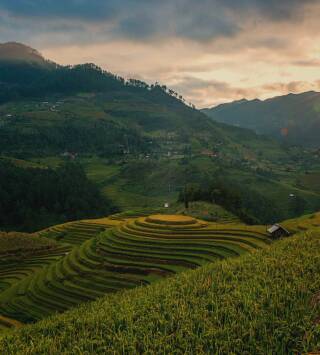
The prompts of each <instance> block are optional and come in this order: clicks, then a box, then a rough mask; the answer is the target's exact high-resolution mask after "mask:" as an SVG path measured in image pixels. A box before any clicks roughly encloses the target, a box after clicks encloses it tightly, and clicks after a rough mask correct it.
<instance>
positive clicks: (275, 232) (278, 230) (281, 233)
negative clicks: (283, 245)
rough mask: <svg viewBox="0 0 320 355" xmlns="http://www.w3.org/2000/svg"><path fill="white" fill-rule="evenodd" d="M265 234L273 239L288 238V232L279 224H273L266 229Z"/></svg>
mask: <svg viewBox="0 0 320 355" xmlns="http://www.w3.org/2000/svg"><path fill="white" fill-rule="evenodd" d="M267 232H268V233H269V234H270V235H271V237H272V238H273V239H278V238H281V237H288V236H289V235H290V232H289V231H288V230H287V229H285V228H284V227H282V226H281V225H280V224H274V225H273V226H271V227H270V228H268V229H267Z"/></svg>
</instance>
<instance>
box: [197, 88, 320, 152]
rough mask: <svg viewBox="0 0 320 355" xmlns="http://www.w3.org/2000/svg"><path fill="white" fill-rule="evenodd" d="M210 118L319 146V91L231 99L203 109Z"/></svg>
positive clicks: (278, 137) (261, 132)
mask: <svg viewBox="0 0 320 355" xmlns="http://www.w3.org/2000/svg"><path fill="white" fill-rule="evenodd" d="M202 112H203V113H205V114H207V115H208V116H209V117H211V118H212V119H213V120H215V121H218V122H223V123H226V124H231V125H234V126H238V127H243V128H248V129H252V130H254V131H255V132H256V133H258V134H264V135H268V136H271V137H273V138H276V139H278V140H280V141H281V142H286V143H289V144H293V145H302V146H306V147H312V148H319V146H320V143H319V138H318V137H319V135H320V93H319V92H316V91H307V92H304V93H300V94H292V93H291V94H288V95H283V96H277V97H274V98H270V99H266V100H264V101H261V100H257V99H255V100H251V101H243V100H240V101H235V102H232V103H227V104H222V105H219V106H216V107H213V108H211V109H203V110H202Z"/></svg>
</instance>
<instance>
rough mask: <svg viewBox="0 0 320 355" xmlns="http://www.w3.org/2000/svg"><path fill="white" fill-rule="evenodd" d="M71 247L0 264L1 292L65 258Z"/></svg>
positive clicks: (42, 251) (37, 253)
mask: <svg viewBox="0 0 320 355" xmlns="http://www.w3.org/2000/svg"><path fill="white" fill-rule="evenodd" d="M70 249H71V248H70V247H69V246H67V245H62V246H59V247H57V248H54V249H50V250H41V251H36V252H35V254H34V255H32V256H31V255H29V256H26V257H25V258H21V259H16V260H6V261H3V262H2V261H1V262H0V292H2V291H4V290H5V289H7V288H9V287H10V286H12V285H13V284H14V283H16V282H18V281H19V280H21V279H23V278H25V277H27V276H29V275H31V274H33V273H35V272H36V271H38V270H39V269H41V268H42V267H44V266H45V265H49V264H51V263H53V262H54V261H56V260H58V259H60V258H61V257H63V256H65V255H66V253H68V252H69V251H70Z"/></svg>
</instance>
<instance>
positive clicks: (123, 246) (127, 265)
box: [0, 215, 271, 326]
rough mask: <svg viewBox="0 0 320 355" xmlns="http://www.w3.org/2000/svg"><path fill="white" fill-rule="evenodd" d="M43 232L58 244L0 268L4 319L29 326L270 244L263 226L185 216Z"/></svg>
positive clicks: (0, 304)
mask: <svg viewBox="0 0 320 355" xmlns="http://www.w3.org/2000/svg"><path fill="white" fill-rule="evenodd" d="M112 226H113V227H112ZM39 234H40V235H41V236H44V237H46V238H48V239H51V238H52V239H53V240H55V241H56V242H57V244H58V245H57V247H56V248H54V249H53V250H52V251H51V250H48V251H46V252H45V253H43V252H42V253H40V254H39V255H36V256H34V257H33V258H31V259H28V260H26V261H24V263H23V264H22V266H21V263H16V264H13V265H10V268H8V266H6V267H5V268H3V270H2V269H1V282H2V284H3V288H2V293H1V294H0V312H1V313H0V314H1V315H2V316H5V317H7V318H11V319H14V320H17V321H20V322H23V323H28V322H30V321H35V320H39V319H42V318H44V317H46V316H48V315H50V314H53V313H55V312H63V311H65V310H67V309H69V308H71V307H73V306H76V305H77V304H80V303H81V302H85V301H90V300H94V299H96V298H98V297H101V296H103V295H105V294H106V293H110V292H116V291H118V290H121V289H126V288H132V287H136V286H139V285H148V284H150V283H152V282H154V281H157V280H159V279H161V278H164V277H168V276H172V275H174V274H175V273H178V272H182V271H184V270H187V269H194V268H197V267H199V266H202V265H205V264H207V263H210V262H214V261H217V260H222V259H224V258H228V257H236V256H240V255H242V254H244V253H247V252H250V251H252V250H256V249H259V248H264V247H265V246H267V245H269V244H270V243H271V240H270V238H269V236H268V234H267V233H266V231H265V229H264V227H258V226H257V227H248V226H244V225H243V226H242V225H234V226H229V225H223V224H222V225H219V224H214V223H208V222H204V221H200V220H197V219H195V218H192V217H188V216H183V215H151V216H148V217H138V218H126V217H121V216H111V217H110V218H108V219H102V220H95V221H81V222H73V223H67V224H65V225H62V226H57V227H53V228H50V229H48V230H45V231H42V232H40V233H39ZM57 255H60V257H57ZM50 258H51V262H50V263H49V262H48V260H50ZM41 262H42V265H41ZM14 265H15V266H14ZM31 266H32V267H33V269H32V270H33V272H32V274H31V275H28V274H29V273H30V268H31ZM40 266H43V267H40ZM23 276H24V277H23ZM2 323H3V326H4V325H5V322H2Z"/></svg>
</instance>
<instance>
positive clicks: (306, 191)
mask: <svg viewBox="0 0 320 355" xmlns="http://www.w3.org/2000/svg"><path fill="white" fill-rule="evenodd" d="M0 82H1V83H2V84H1V85H0V103H1V104H0V156H3V157H4V158H5V159H6V160H10V158H12V162H13V163H14V164H15V165H17V164H20V167H23V166H24V167H33V168H35V166H37V167H39V168H46V167H48V168H55V169H57V170H59V165H60V164H62V163H64V162H66V161H68V160H72V161H76V162H79V164H81V165H82V166H83V168H84V169H85V172H86V174H87V176H88V178H89V179H90V180H91V181H93V182H94V183H95V184H96V185H97V186H98V187H99V189H100V192H101V193H102V194H103V195H104V196H105V197H106V198H107V200H108V201H110V203H107V205H108V206H107V208H108V207H109V206H110V205H112V204H113V205H114V207H115V208H118V209H120V210H122V211H126V210H128V209H136V208H153V209H158V208H160V207H162V206H163V205H164V203H165V202H170V203H171V204H172V203H175V202H176V201H177V199H178V196H179V193H181V191H182V190H183V189H184V188H185V187H186V186H189V185H190V184H196V185H198V186H199V187H200V188H202V187H203V186H207V185H210V186H211V185H212V184H213V183H215V181H217V180H223V181H225V182H226V184H228V185H229V186H230V188H231V189H233V190H236V191H237V192H238V193H239V194H240V195H241V196H242V198H244V199H246V201H245V204H244V205H245V208H244V211H242V212H243V213H244V214H245V215H246V216H247V215H248V216H249V218H251V220H253V221H254V222H255V223H272V222H275V221H277V220H281V219H287V218H293V217H295V216H298V215H301V214H305V213H312V212H313V211H317V210H319V208H320V192H319V189H318V187H317V185H316V184H315V183H314V182H313V181H311V180H310V179H308V178H307V175H308V176H310V174H313V175H314V176H317V174H318V173H319V171H320V156H319V154H318V153H317V152H316V151H314V150H312V149H300V148H291V147H290V148H289V147H285V146H282V145H281V144H280V143H279V142H277V141H275V140H273V139H271V138H266V137H261V136H259V135H257V134H255V133H254V132H252V131H250V130H248V129H243V128H238V127H232V126H228V125H225V124H222V123H217V122H214V121H213V120H211V119H210V118H208V117H207V116H206V115H205V114H203V113H201V112H200V111H198V110H196V109H195V108H194V107H190V106H188V105H186V103H185V102H184V100H183V98H182V97H181V96H180V95H179V94H177V93H175V92H174V91H172V90H171V89H169V88H167V87H166V86H163V85H160V84H158V83H156V84H153V85H148V84H146V83H143V82H141V81H139V80H134V79H131V80H124V79H123V78H121V77H118V76H117V75H114V74H111V73H109V72H106V71H103V70H102V69H100V68H98V67H97V66H95V65H94V64H84V65H77V66H59V65H50V66H41V65H37V64H34V63H30V62H29V61H20V62H19V63H17V62H16V61H14V60H12V59H11V60H3V61H0ZM69 185H70V186H73V185H72V184H69ZM292 195H294V196H295V197H296V198H291V197H290V196H292ZM80 196H81V193H79V197H80ZM251 196H254V198H252V197H251ZM62 200H63V199H62ZM205 201H207V202H210V203H214V204H215V202H216V201H214V200H213V199H211V200H210V199H209V198H206V199H205ZM55 202H56V201H55ZM62 204H64V201H62ZM77 204H78V205H79V206H80V203H79V202H77ZM59 205H61V202H60V201H58V202H57V203H54V204H51V205H50V208H52V209H55V208H56V207H58V206H59ZM100 206H101V208H104V207H105V206H104V204H103V203H100ZM270 206H271V207H270ZM0 207H1V205H0ZM223 207H226V206H225V205H223ZM46 208H47V207H46ZM84 209H85V208H84ZM34 210H35V211H36V212H37V213H38V212H39V211H37V209H34ZM69 210H70V209H69ZM89 210H90V209H89ZM92 210H95V211H97V208H96V207H94V208H92ZM14 211H15V209H14ZM228 212H232V213H234V211H230V210H229V211H228ZM266 212H268V213H266ZM66 215H67V213H65V215H63V216H61V213H60V211H59V213H57V214H55V215H52V214H51V215H50V221H49V222H47V221H46V223H42V225H39V226H37V227H38V228H41V227H42V226H45V225H50V224H52V225H53V224H58V223H62V222H64V221H66V220H72V219H79V218H84V217H89V216H92V214H87V215H78V216H74V215H73V216H69V215H68V216H66ZM96 215H98V214H96ZM239 216H240V217H241V214H238V217H239ZM65 217H66V218H65ZM41 219H42V218H41ZM41 219H40V220H41ZM48 219H49V218H48ZM48 219H47V220H48ZM6 220H7V219H6ZM29 220H31V219H30V218H29ZM32 220H33V221H35V220H36V219H35V218H33V219H32ZM1 224H2V225H3V226H5V227H6V228H10V226H8V223H5V222H2V223H1ZM16 225H17V223H15V224H14V223H13V225H12V226H11V229H12V230H15V229H16V227H15V226H16ZM27 227H28V228H29V229H26V228H25V227H21V228H22V230H32V229H31V227H32V226H31V227H30V226H27ZM0 228H2V229H3V227H2V226H0ZM23 228H24V229H23ZM33 230H34V229H33Z"/></svg>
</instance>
